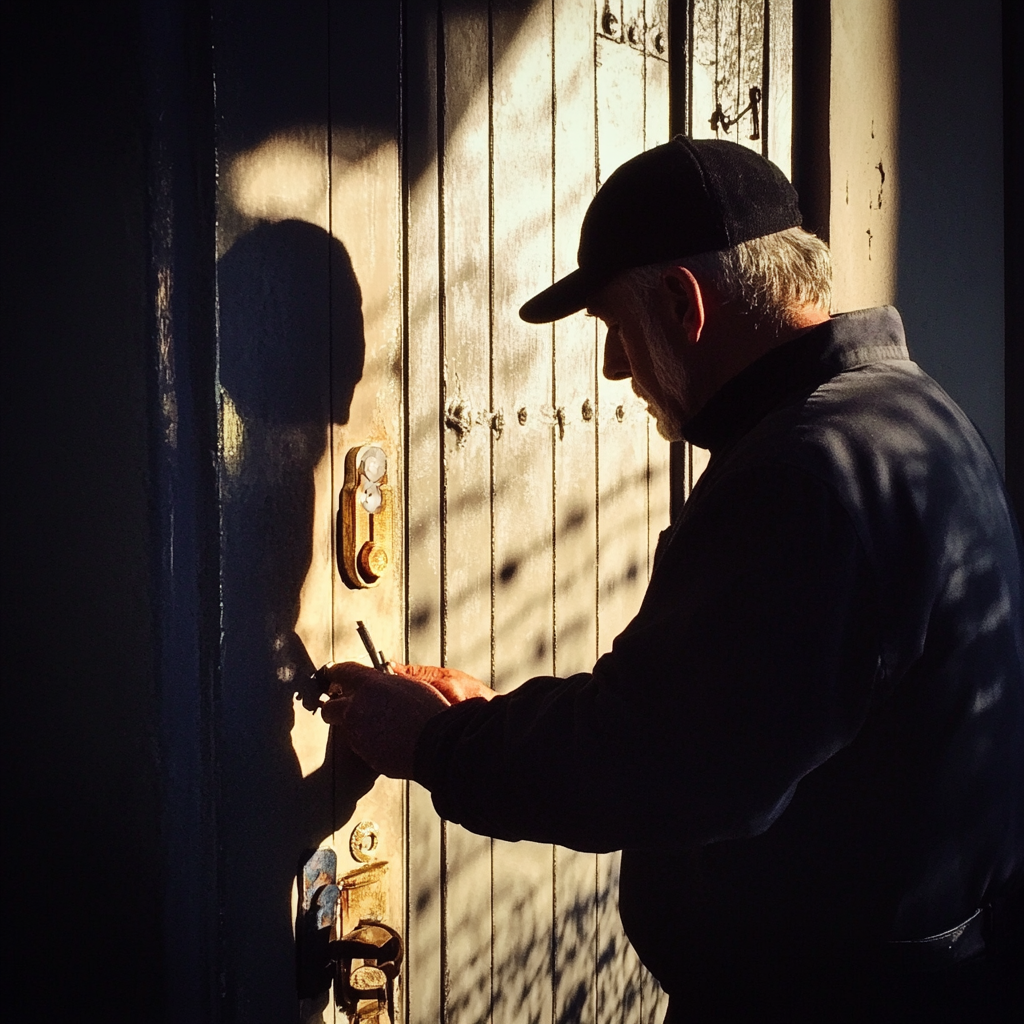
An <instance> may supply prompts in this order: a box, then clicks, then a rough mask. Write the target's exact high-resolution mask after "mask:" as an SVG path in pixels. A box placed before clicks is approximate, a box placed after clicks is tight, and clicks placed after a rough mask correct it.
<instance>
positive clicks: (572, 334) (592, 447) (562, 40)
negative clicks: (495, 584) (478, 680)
mask: <svg viewBox="0 0 1024 1024" xmlns="http://www.w3.org/2000/svg"><path fill="white" fill-rule="evenodd" d="M554 14H555V18H554V22H555V33H554V88H555V136H554V147H555V177H554V224H553V232H554V234H553V238H554V278H555V279H558V278H561V277H563V276H564V275H565V274H567V273H569V272H570V271H572V270H574V269H575V268H576V250H577V247H578V244H579V231H580V225H581V224H582V223H583V216H584V214H585V213H586V210H587V206H588V205H589V204H590V200H591V199H592V198H593V196H594V193H595V191H596V190H597V153H596V150H595V127H596V125H595V117H596V114H595V108H594V104H595V92H594V86H595V79H594V4H593V2H592V0H555V5H554ZM554 344H555V358H554V373H555V377H554V385H555V397H554V405H555V407H556V410H558V414H557V418H556V422H557V424H558V426H559V428H560V429H559V430H558V433H557V434H556V444H555V507H554V511H555V542H554V543H555V550H554V554H555V647H554V666H555V667H554V670H555V672H556V673H557V674H558V675H560V676H567V675H571V674H573V673H574V672H588V671H590V669H591V668H592V666H593V664H594V660H595V657H596V655H597V559H596V557H595V555H596V550H597V432H596V426H597V419H596V408H597V374H598V372H599V368H598V366H599V364H598V355H599V353H598V344H597V333H596V322H595V321H593V320H588V319H587V318H585V317H584V316H582V315H577V316H572V317H568V318H566V319H565V320H560V321H558V322H557V323H556V324H555V325H554ZM555 909H556V916H555V967H554V971H555V979H554V981H555V985H554V999H555V1013H554V1019H555V1020H556V1021H560V1022H565V1024H569V1022H580V1024H596V1020H597V956H596V949H597V937H598V936H597V858H596V857H595V855H593V854H584V853H579V852H577V851H575V850H564V849H561V848H559V849H557V850H556V853H555Z"/></svg>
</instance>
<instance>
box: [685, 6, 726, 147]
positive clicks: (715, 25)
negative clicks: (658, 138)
mask: <svg viewBox="0 0 1024 1024" xmlns="http://www.w3.org/2000/svg"><path fill="white" fill-rule="evenodd" d="M691 17H692V24H693V33H692V35H691V38H690V54H691V58H690V59H691V62H692V63H691V82H692V89H691V92H690V112H691V122H692V123H691V131H690V136H691V138H694V139H714V138H717V137H718V133H717V132H716V131H715V130H714V129H713V128H712V127H711V115H712V114H713V113H714V112H715V107H716V105H717V104H718V102H719V89H718V50H719V42H718V40H719V32H720V25H719V0H692V6H691ZM723 102H724V101H723Z"/></svg>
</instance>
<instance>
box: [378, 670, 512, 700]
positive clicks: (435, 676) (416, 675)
mask: <svg viewBox="0 0 1024 1024" xmlns="http://www.w3.org/2000/svg"><path fill="white" fill-rule="evenodd" d="M389 664H390V665H391V667H392V668H393V669H394V670H395V671H396V672H399V673H401V674H402V675H403V676H405V677H406V678H407V679H415V680H416V681H417V682H420V683H428V684H429V685H430V686H432V687H433V688H434V689H435V690H437V692H438V693H440V694H441V696H442V697H444V698H445V699H446V700H447V701H448V702H449V703H450V704H461V703H462V702H463V701H464V700H470V699H471V698H473V697H483V699H484V700H490V699H491V698H492V697H494V696H496V691H494V690H492V689H491V688H490V687H489V686H488V685H487V684H486V683H481V682H480V680H479V679H477V678H475V677H474V676H471V675H469V673H467V672H460V671H459V670H458V669H457V668H440V667H439V666H437V665H403V664H401V662H397V661H392V662H389Z"/></svg>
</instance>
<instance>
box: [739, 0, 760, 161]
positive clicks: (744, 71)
mask: <svg viewBox="0 0 1024 1024" xmlns="http://www.w3.org/2000/svg"><path fill="white" fill-rule="evenodd" d="M736 20H737V33H736V36H737V55H736V105H735V107H734V108H733V116H736V115H738V113H739V111H741V110H743V109H744V108H746V107H747V106H749V105H750V103H751V98H750V90H751V89H752V88H756V89H758V90H759V91H760V94H761V103H760V104H759V110H758V117H757V120H756V122H755V119H754V117H753V111H751V112H750V113H747V114H744V115H743V116H742V117H740V118H739V120H738V121H737V122H736V125H735V127H734V129H733V133H732V135H731V138H732V139H733V140H734V141H735V142H738V143H739V144H740V145H741V146H746V147H747V148H748V149H753V150H754V151H755V152H757V153H760V152H762V150H763V149H764V140H763V139H762V138H761V137H760V136H761V129H762V127H763V120H764V119H763V116H762V113H763V102H764V93H765V89H764V86H765V80H764V0H739V3H738V5H737V19H736ZM753 135H756V136H758V138H756V139H755V138H751V136H753Z"/></svg>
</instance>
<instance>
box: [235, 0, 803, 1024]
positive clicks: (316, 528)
mask: <svg viewBox="0 0 1024 1024" xmlns="http://www.w3.org/2000/svg"><path fill="white" fill-rule="evenodd" d="M264 6H266V8H267V11H264V12H263V13H264V14H267V12H268V11H269V12H270V13H269V15H268V18H267V19H265V23H261V26H262V27H254V23H252V22H251V21H249V20H246V19H245V18H243V17H242V15H241V14H240V13H239V11H236V10H235V7H234V6H233V5H229V4H227V3H226V2H223V3H222V4H221V5H220V10H221V13H220V15H219V17H220V22H219V24H220V26H221V34H222V36H223V37H224V38H223V42H222V45H221V50H220V51H219V56H218V60H219V64H218V67H219V75H220V78H219V90H220V91H219V95H220V97H221V98H220V100H219V108H218V111H219V118H220V121H219V123H220V126H221V145H220V151H219V158H220V161H221V166H222V168H223V173H222V176H221V195H220V246H219V247H220V253H221V269H220V272H219V276H220V288H221V303H222V311H223V313H222V320H223V323H222V343H221V344H222V352H221V366H222V380H221V383H222V386H223V388H224V393H223V402H222V408H223V415H222V439H221V442H222V443H221V448H222V453H221V478H222V481H223V504H224V515H225V531H224V542H223V543H224V546H223V552H222V558H223V565H224V573H225V575H224V580H225V582H224V607H225V642H224V660H223V686H224V694H225V700H224V707H223V721H222V723H221V725H220V728H221V729H222V735H221V742H220V747H219V749H220V750H221V751H222V754H223V756H224V765H223V768H222V775H223V782H222V786H223V799H224V807H225V812H226V814H227V815H228V816H229V818H228V819H227V820H226V823H225V825H224V826H223V829H224V835H225V843H224V850H225V854H224V856H225V864H226V865H229V866H230V870H228V869H227V867H226V869H225V870H226V874H225V881H224V883H223V884H224V892H225V906H226V907H227V908H228V911H229V912H230V914H231V915H232V919H231V922H230V923H229V924H228V925H227V926H226V928H227V934H228V936H229V937H228V939H227V943H226V952H225V977H226V979H227V981H226V985H227V986H228V988H229V989H230V991H231V993H232V995H231V1002H232V1014H233V1017H232V1019H238V1020H247V1019H251V1020H256V1019H262V1018H261V1017H260V1014H263V1017H265V1016H266V1015H267V1008H270V1007H272V1008H276V1009H274V1010H273V1015H274V1016H275V1018H277V1019H289V1018H290V1016H294V1011H295V999H294V981H293V975H292V970H293V968H292V960H291V951H290V944H291V934H290V919H291V917H292V910H291V909H290V908H289V906H288V887H289V886H290V885H291V879H292V878H293V877H294V873H295V867H296V864H297V863H298V860H299V858H300V855H301V853H302V850H303V848H304V846H316V845H318V844H321V843H323V844H327V845H332V846H333V847H334V848H335V849H336V850H337V852H338V856H339V863H340V864H341V865H342V868H341V870H344V869H345V867H348V866H350V864H351V858H350V856H349V853H348V848H347V841H348V833H349V831H350V830H351V826H352V825H353V824H354V823H355V821H356V820H358V819H359V818H362V817H371V818H373V819H374V820H377V821H378V823H379V824H380V825H381V826H382V842H383V845H384V848H385V851H386V852H385V855H386V856H388V858H389V860H391V862H392V865H393V868H394V870H393V873H392V876H391V877H392V890H391V892H392V901H393V909H392V914H391V916H392V920H393V922H394V923H397V924H400V925H401V926H402V927H403V928H404V930H405V933H406V940H407V947H406V948H407V964H406V970H405V974H404V979H403V980H404V983H403V985H402V986H401V987H400V1012H399V1016H400V1018H402V1019H407V1020H410V1021H417V1022H418V1021H433V1020H444V1021H448V1022H455V1021H464V1022H476V1021H480V1020H494V1021H499V1020H501V1021H516V1020H525V1019H530V1020H548V1019H554V1020H559V1021H588V1022H594V1024H597V1022H599V1021H602V1022H603V1021H611V1020H615V1021H620V1020H622V1021H648V1020H655V1019H659V1016H660V1014H661V1013H662V1012H663V1009H664V998H663V996H662V995H661V993H660V989H658V987H657V985H656V984H655V983H654V982H653V979H651V978H650V976H649V975H647V973H646V971H644V970H643V968H642V966H641V965H640V964H639V962H638V960H637V959H636V956H635V954H634V953H633V951H632V949H631V948H630V946H629V944H628V942H627V941H626V940H625V937H624V936H623V934H622V931H621V926H620V924H619V921H618V914H617V907H616V898H617V872H618V858H617V856H612V855H608V856H601V857H597V856H594V855H588V854H581V853H576V852H573V851H569V850H563V849H557V848H552V847H547V846H537V845H534V844H508V843H502V842H492V841H491V840H489V839H486V838H483V837H480V836H475V835H473V834H471V833H469V832H467V831H466V830H464V829H462V828H460V827H458V826H456V825H453V824H446V823H443V822H440V821H438V819H437V816H436V814H435V813H434V811H433V808H432V805H431V803H430V799H429V795H428V794H426V793H425V792H424V791H422V790H421V789H420V788H419V787H417V786H415V785H412V786H409V787H403V786H401V785H399V784H394V783H390V782H388V781H387V780H381V781H379V782H378V783H377V785H376V787H375V788H374V789H373V791H372V792H371V793H370V794H369V795H367V796H366V797H363V798H362V799H361V800H358V802H357V799H356V797H357V795H358V793H357V792H356V790H355V789H354V788H352V789H351V791H348V790H346V788H345V785H344V778H343V780H342V784H341V786H340V789H339V788H338V783H337V779H338V766H337V765H335V764H334V763H333V761H332V759H331V757H328V759H327V761H326V763H325V762H324V750H325V740H326V731H325V730H324V729H323V726H322V724H321V723H320V720H319V718H316V717H313V716H311V715H309V713H308V712H307V711H305V710H303V709H302V708H301V707H300V706H294V707H293V706H291V701H290V697H289V694H290V689H289V686H290V682H291V676H294V675H295V674H296V673H301V672H304V671H308V670H309V668H310V667H312V666H313V665H315V664H319V663H321V662H322V661H325V660H327V659H329V658H334V659H338V660H340V659H343V658H356V659H359V660H362V659H363V652H362V649H361V647H360V645H359V642H358V640H357V638H356V635H355V632H354V622H355V620H356V619H357V618H361V619H363V620H364V621H366V622H367V624H368V625H369V626H370V628H371V630H372V632H373V634H374V637H375V639H376V640H377V643H378V645H379V646H380V647H382V648H384V650H385V652H386V653H387V654H389V655H393V656H405V657H407V658H409V659H410V660H413V661H418V662H423V663H444V664H449V665H453V666H456V667H459V668H462V669H465V670H467V671H469V672H472V673H474V674H476V675H478V676H479V677H480V678H483V679H485V680H490V681H491V682H492V683H493V684H494V685H495V686H496V687H497V688H498V689H499V690H503V691H504V690H508V689H510V688H512V687H514V686H516V685H518V684H519V683H521V682H522V681H524V680H525V679H526V678H528V677H530V676H533V675H537V674H542V673H552V672H554V673H556V674H558V675H568V674H571V673H573V672H576V671H586V670H589V669H590V668H591V667H592V666H593V664H594V661H595V660H596V658H597V657H598V656H599V655H600V654H601V653H602V652H603V651H606V650H608V649H609V648H610V646H611V642H612V640H613V639H614V637H615V635H616V634H617V633H618V632H619V631H620V630H621V629H622V628H623V627H624V626H625V624H626V623H627V622H628V621H629V619H630V618H631V617H632V615H633V614H635V612H636V610H637V608H638V606H639V604H640V600H641V598H642V596H643V592H644V590H645V588H646V584H647V580H648V578H649V575H650V572H651V569H652V559H653V553H654V548H655V545H656V542H657V539H658V533H659V531H660V530H661V529H662V528H663V527H664V526H665V525H667V521H668V499H669V481H668V476H669V473H668V446H667V444H666V443H665V442H664V441H663V440H662V439H661V438H660V437H659V436H658V435H657V432H656V430H655V429H654V427H653V424H652V423H651V421H650V419H649V417H648V416H647V414H646V411H645V408H644V405H643V403H642V402H640V401H639V400H638V399H637V398H636V396H635V395H634V394H633V392H632V389H631V388H630V386H629V383H628V382H611V381H606V380H604V379H603V377H602V376H601V373H600V367H601V357H602V350H603V341H604V338H603V332H601V331H599V330H598V329H597V328H598V324H597V323H596V322H595V321H593V320H589V319H587V318H586V317H584V316H583V315H582V314H580V315H576V316H573V317H570V318H567V319H566V320H564V321H561V322H559V323H557V324H555V325H553V326H551V325H547V326H539V327H538V326H531V325H526V324H524V323H522V322H521V321H520V320H519V318H518V315H517V311H518V307H519V305H520V304H521V303H522V302H523V301H524V300H525V299H526V298H528V297H529V296H530V295H532V294H533V293H534V292H535V291H537V290H538V289H539V288H541V287H543V286H544V285H546V284H547V283H549V282H550V281H551V280H552V279H554V278H557V277H560V276H562V275H563V274H564V273H566V272H567V271H569V270H571V269H572V268H573V267H574V266H575V264H576V246H577V242H578V231H579V226H580V223H581V221H582V217H583V213H584V211H585V210H586V207H587V205H588V203H589V201H590V199H591V198H592V196H593V194H594V192H595V190H596V188H597V187H598V186H599V185H600V183H601V181H602V180H604V179H606V178H607V177H608V175H609V174H610V173H611V172H612V171H613V170H614V169H615V167H617V166H618V165H619V164H620V163H621V162H622V161H624V160H626V159H628V158H629V157H631V156H633V155H635V154H636V153H638V152H640V151H641V150H642V149H644V148H649V147H651V146H653V145H657V144H659V143H661V142H663V141H665V140H666V139H667V138H668V135H669V110H668V64H667V56H668V40H667V34H666V33H667V23H668V12H667V2H666V0H616V2H614V3H611V4H607V5H606V4H605V3H604V2H603V0H602V2H600V3H596V2H595V0H541V2H536V3H530V2H512V0H509V2H499V0H492V2H491V3H487V2H485V0H480V2H475V3H471V2H459V0H450V2H449V0H441V2H440V3H435V2H433V0H431V2H427V0H408V2H407V3H405V4H404V5H401V11H400V8H399V4H398V3H397V0H396V2H395V3H389V4H385V5H376V6H374V9H373V11H369V10H367V11H363V12H361V13H359V14H358V15H353V12H352V10H351V9H350V8H348V7H344V9H342V8H343V5H329V7H328V8H326V9H325V10H323V11H321V12H320V14H319V15H317V16H314V15H313V14H311V13H309V12H307V13H306V14H305V15H304V16H303V17H302V18H295V17H293V16H292V14H291V13H289V12H291V8H287V7H286V5H282V4H277V3H276V2H271V0H266V3H265V5H264ZM764 9H765V5H764V4H763V3H754V2H752V0H695V3H694V7H693V22H694V26H695V35H694V37H693V38H692V39H691V40H690V50H691V51H692V53H693V55H694V62H693V68H692V71H693V79H694V88H693V94H692V97H691V107H692V110H693V112H694V113H693V127H694V134H695V135H703V136H708V135H711V134H713V132H712V131H711V128H710V126H709V125H708V120H709V119H710V117H711V114H712V112H713V111H714V110H715V108H716V105H717V104H718V103H719V102H721V104H722V108H723V111H724V112H725V113H726V114H728V115H730V116H732V115H735V114H736V112H737V111H738V110H739V109H741V108H742V107H743V106H744V105H746V103H747V91H748V90H749V87H750V85H753V84H758V83H760V84H761V85H762V88H763V87H764V84H765V76H764V69H763V68H762V66H761V64H762V61H763V54H764V51H765V47H764V45H763V37H762V35H761V33H762V30H763V12H764ZM784 9H785V10H784ZM786 10H788V5H787V4H783V3H781V2H779V3H772V4H770V5H769V24H770V26H771V31H772V33H775V34H774V35H773V36H772V37H771V46H770V47H769V53H770V54H773V55H776V56H772V57H771V65H770V69H769V72H770V73H769V75H768V79H769V83H770V90H769V89H765V90H764V91H765V94H766V95H765V99H766V100H768V101H769V106H768V109H769V110H770V116H769V118H768V125H769V127H770V132H771V134H770V137H769V140H768V143H767V145H768V148H769V150H772V149H773V148H774V147H776V146H777V147H779V148H780V150H781V149H782V148H785V147H786V146H788V139H787V137H786V127H785V126H786V124H787V122H786V120H785V118H784V117H782V116H781V114H780V113H779V108H780V107H782V106H784V105H785V101H786V95H785V86H784V84H780V82H781V83H784V82H785V81H786V79H785V75H786V74H787V73H788V72H787V71H786V67H788V65H786V63H785V60H786V51H785V44H784V42H783V41H782V40H783V39H784V37H785V32H786V31H787V29H786V26H787V25H788V22H787V21H786V17H787V15H786ZM780 11H781V12H782V13H779V12H780ZM400 14H401V19H400V17H399V15H400ZM606 14H608V15H612V17H611V18H610V19H609V18H607V17H606ZM353 17H354V18H355V21H353ZM239 26H242V27H243V28H244V30H242V29H241V28H240V27H239ZM254 33H255V36H258V38H256V37H255V36H254ZM661 47H663V48H664V50H663V49H662V48H661ZM256 58H258V59H256ZM777 69H781V70H777ZM256 75H259V76H260V83H259V87H258V88H255V91H252V90H251V89H250V90H249V91H248V92H247V89H246V83H247V82H250V81H251V80H252V79H253V76H256ZM369 75H372V76H374V77H373V84H374V86H375V88H374V89H372V90H371V89H367V88H366V87H365V86H361V85H360V84H359V83H360V82H362V81H363V80H364V79H366V76H369ZM748 79H750V81H749V82H748ZM755 80H756V81H755ZM400 83H401V85H400ZM400 88H401V90H402V93H401V95H402V103H401V105H399V103H398V94H399V89H400ZM389 90H390V91H389ZM381 97H384V98H383V99H382V98H381ZM388 97H390V98H388ZM253 103H257V105H258V104H263V105H264V107H265V110H264V114H263V115H261V116H257V115H256V114H254V111H253V109H252V105H253ZM705 107H706V108H707V109H706V111H705ZM750 124H751V121H750V116H749V115H747V116H746V117H744V118H742V119H740V121H739V122H738V123H737V124H736V125H734V126H733V127H732V128H731V130H730V131H729V132H720V133H719V134H720V135H721V136H722V137H730V138H735V139H737V140H738V141H741V142H743V143H744V144H748V145H751V146H753V147H755V148H757V147H761V146H762V142H760V141H754V142H752V141H751V140H749V139H748V138H746V136H749V135H750V134H751V132H750ZM785 159H786V161H787V162H788V150H787V152H786V156H785ZM254 353H255V354H254ZM288 354H290V356H291V357H292V359H293V362H294V365H292V364H291V363H289V360H288V359H284V360H283V362H284V366H283V367H282V366H281V365H278V364H275V363H273V362H272V361H266V360H267V359H272V358H273V357H275V356H282V355H288ZM296 358H297V361H296ZM261 360H263V361H261ZM250 391H251V392H252V394H249V392H250ZM261 403H262V404H261ZM275 403H277V405H279V406H280V409H277V411H275V408H276V407H275ZM367 440H375V441H378V442H380V443H382V444H383V446H384V447H385V450H386V451H387V454H388V457H389V462H390V465H389V473H390V479H391V482H392V484H393V485H394V486H395V487H396V489H397V491H398V493H399V495H400V497H401V498H402V501H401V516H400V520H399V522H397V523H396V530H395V550H394V551H393V555H394V558H393V568H392V570H391V572H390V574H389V576H388V577H386V578H385V580H384V581H383V582H382V583H381V585H380V586H379V587H377V588H375V589H372V590H364V591H352V590H349V589H348V588H347V587H345V586H344V585H343V584H342V583H341V582H340V580H339V579H338V576H337V572H336V569H335V551H334V547H333V545H334V515H335V512H336V508H337V504H336V503H337V495H338V491H339V490H340V487H341V482H342V478H343V463H344V456H345V453H346V451H347V450H348V448H349V447H352V446H354V445H357V444H360V443H362V442H364V441H367ZM702 456H703V453H702V452H699V451H691V452H689V453H688V454H687V455H686V457H685V458H684V459H683V460H682V461H683V464H684V467H685V471H686V477H687V480H686V486H687V489H688V487H689V486H690V485H692V482H693V480H694V479H695V478H696V476H697V475H698V474H699V471H700V468H701V464H702ZM282 637H283V639H282ZM254 751H256V753H254ZM343 774H344V773H343ZM332 778H333V779H334V780H335V781H334V782H333V783H331V781H330V780H331V779H332ZM354 785H355V783H354V781H353V787H354ZM332 786H333V789H332ZM335 826H340V827H339V829H338V831H337V832H333V833H332V831H331V829H332V828H333V827H335ZM297 837H298V838H297ZM256 890H259V892H261V893H264V894H266V898H265V899H264V898H260V899H257V900H254V899H253V892H254V891H256ZM403 901H404V910H403V909H402V904H403ZM270 961H273V963H275V964H277V967H276V968H273V969H269V970H268V969H267V966H266V965H267V964H268V962H270ZM257 1006H258V1007H259V1008H260V1009H259V1012H257V1011H256V1010H255V1007H257ZM278 1011H280V1012H278ZM304 1012H305V1013H306V1019H308V1020H314V1019H315V1014H316V1012H318V1011H317V1010H316V1007H314V1006H311V1005H310V1004H307V1005H306V1006H305V1008H304ZM325 1012H326V1013H327V1018H328V1019H333V1009H331V1008H328V1009H327V1010H326V1011H325Z"/></svg>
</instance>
